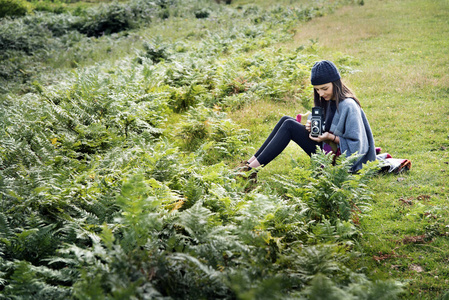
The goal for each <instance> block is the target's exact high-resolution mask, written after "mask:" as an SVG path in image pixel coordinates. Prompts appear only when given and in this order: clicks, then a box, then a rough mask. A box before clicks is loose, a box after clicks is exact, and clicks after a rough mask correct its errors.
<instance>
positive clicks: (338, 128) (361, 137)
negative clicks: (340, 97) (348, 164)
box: [330, 98, 376, 172]
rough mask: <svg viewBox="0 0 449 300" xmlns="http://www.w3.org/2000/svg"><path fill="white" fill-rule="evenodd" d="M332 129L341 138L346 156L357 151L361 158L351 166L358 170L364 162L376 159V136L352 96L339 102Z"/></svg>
mask: <svg viewBox="0 0 449 300" xmlns="http://www.w3.org/2000/svg"><path fill="white" fill-rule="evenodd" d="M330 131H331V132H333V133H334V134H335V135H337V136H338V137H339V138H340V144H339V147H340V152H341V153H344V154H345V155H346V156H351V155H352V154H355V153H357V155H359V156H360V157H359V159H358V160H357V161H356V162H355V163H354V165H353V166H352V168H351V171H352V172H356V171H358V170H360V169H361V168H362V164H364V163H366V162H368V161H374V160H376V148H375V146H374V138H373V134H372V132H371V127H370V126H369V123H368V120H367V118H366V116H365V113H364V112H363V110H362V109H361V108H360V106H359V105H358V104H357V102H355V100H354V99H352V98H347V99H345V100H344V101H341V102H340V103H339V104H338V109H337V111H336V112H335V115H334V118H333V119H332V125H331V128H330Z"/></svg>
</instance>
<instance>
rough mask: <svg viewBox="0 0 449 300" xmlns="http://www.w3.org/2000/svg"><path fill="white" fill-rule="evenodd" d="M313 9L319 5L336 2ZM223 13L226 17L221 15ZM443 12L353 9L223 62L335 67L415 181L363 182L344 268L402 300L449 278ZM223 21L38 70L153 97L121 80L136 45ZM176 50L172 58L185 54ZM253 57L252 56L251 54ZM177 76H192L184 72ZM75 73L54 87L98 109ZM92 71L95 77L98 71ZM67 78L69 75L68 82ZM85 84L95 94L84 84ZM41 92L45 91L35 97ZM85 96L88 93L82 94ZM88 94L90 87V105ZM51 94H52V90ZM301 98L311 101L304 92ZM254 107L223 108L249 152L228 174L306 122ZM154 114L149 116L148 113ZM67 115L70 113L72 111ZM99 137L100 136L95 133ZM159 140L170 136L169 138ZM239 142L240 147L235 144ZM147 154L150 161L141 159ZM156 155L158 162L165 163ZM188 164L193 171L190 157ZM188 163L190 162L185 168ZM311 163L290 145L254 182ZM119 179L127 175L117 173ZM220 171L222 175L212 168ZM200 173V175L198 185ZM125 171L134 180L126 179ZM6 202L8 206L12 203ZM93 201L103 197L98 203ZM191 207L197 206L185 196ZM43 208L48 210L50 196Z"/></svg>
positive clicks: (377, 5)
mask: <svg viewBox="0 0 449 300" xmlns="http://www.w3.org/2000/svg"><path fill="white" fill-rule="evenodd" d="M259 2H260V3H259ZM313 2H314V3H315V4H316V3H328V2H333V1H313ZM358 2H360V1H354V3H358ZM250 3H253V4H254V5H260V6H264V7H269V6H270V5H276V4H277V5H284V6H288V5H298V4H304V5H306V4H309V5H310V3H311V1H306V0H298V1H294V0H283V1H262V0H257V1H249V0H237V1H234V2H233V4H232V6H231V7H239V6H240V5H245V4H250ZM226 7H227V6H223V9H226ZM448 8H449V2H448V1H447V0H444V1H424V0H416V1H407V0H401V1H399V0H391V1H390V0H389V1H385V0H383V1H381V0H368V1H365V5H363V6H361V5H357V4H355V5H352V6H348V7H344V8H341V9H338V10H336V11H335V13H333V14H330V13H329V14H326V15H324V16H322V17H319V18H316V19H313V20H311V21H310V22H308V23H306V24H304V23H301V24H300V25H298V27H297V28H296V35H295V37H294V39H293V41H291V42H288V43H285V42H284V43H279V44H277V45H276V46H271V47H268V48H265V49H262V50H261V51H260V52H259V49H256V48H257V47H255V46H254V47H253V48H251V50H248V51H247V52H246V51H245V53H241V54H240V55H234V56H232V53H231V54H229V53H228V55H229V57H237V58H238V59H239V60H242V61H243V60H246V59H255V58H254V57H253V56H257V55H259V56H262V57H263V58H265V59H264V61H263V64H261V65H262V66H261V67H260V69H257V68H254V69H252V71H251V72H249V71H248V72H247V73H245V75H246V74H247V75H248V76H254V77H255V75H254V74H255V73H256V71H259V72H260V73H261V74H263V73H264V71H266V70H269V71H272V70H275V72H274V73H276V72H279V70H278V69H276V68H275V66H276V63H275V59H274V57H275V56H276V54H277V53H280V55H279V56H282V55H284V54H285V52H287V50H294V49H302V51H301V55H302V54H303V55H305V56H307V59H304V60H305V61H306V62H308V63H310V62H311V61H313V60H318V59H331V60H333V61H335V62H336V63H337V65H338V66H339V67H340V68H341V70H342V74H343V76H344V79H345V80H346V81H347V82H348V83H349V85H350V86H351V87H352V88H353V89H354V90H355V91H356V93H357V94H358V96H359V98H360V99H361V101H362V104H363V107H364V109H365V111H366V113H367V115H368V118H369V120H370V122H371V126H372V129H373V131H374V135H375V139H376V142H377V145H378V146H381V147H382V148H383V149H384V151H386V152H389V153H391V154H392V155H393V156H394V157H404V158H409V159H411V160H412V162H413V170H412V171H411V172H410V173H407V174H403V175H400V176H394V175H393V176H378V177H376V178H374V180H373V181H371V183H370V186H371V188H372V190H373V191H374V197H373V203H372V211H371V213H370V215H368V216H363V217H362V218H361V220H360V222H361V223H360V228H361V229H362V231H363V237H362V238H361V239H360V247H361V249H362V250H363V251H362V252H363V253H364V256H363V257H361V258H354V261H353V264H354V265H355V266H356V269H358V270H366V271H365V272H366V273H367V274H368V275H369V276H370V277H371V278H373V279H396V280H401V281H403V282H404V284H405V286H406V290H407V292H406V293H405V294H404V295H403V298H404V299H436V298H438V297H439V296H442V295H443V294H444V293H445V291H446V290H447V287H448V286H449V282H448V281H447V279H446V278H448V273H449V269H448V267H447V265H448V264H447V263H448V262H449V251H447V250H446V249H447V248H448V234H447V233H446V232H447V231H449V227H447V226H449V218H448V213H447V208H448V207H447V206H448V204H447V200H448V191H447V187H446V186H445V185H447V181H448V180H447V172H448V171H449V170H448V162H449V156H448V150H447V149H448V147H449V136H448V125H447V124H448V122H447V121H448V112H449V110H448V106H449V104H448V93H449V79H448V74H447V69H448V46H449V45H448V43H449V42H448V41H447V39H446V38H445V37H447V36H448V30H449V26H448V22H447V20H448V19H449V18H448V17H449V9H448ZM220 22H221V23H218V22H217V21H216V19H215V18H209V19H204V20H203V19H202V20H188V19H184V18H176V17H173V18H170V19H168V20H164V21H159V23H154V24H151V26H150V27H149V28H140V29H135V30H131V31H130V32H126V33H124V34H117V35H113V36H104V37H100V38H98V39H97V38H89V39H87V38H81V37H79V36H78V38H79V39H80V41H79V43H77V42H76V41H72V42H73V43H74V44H75V46H74V48H71V49H68V50H67V51H66V52H61V53H60V54H59V56H56V57H52V58H50V59H49V60H48V61H47V62H46V63H48V66H49V67H50V68H51V67H54V68H55V69H51V73H53V72H54V73H57V70H58V68H61V69H62V70H59V71H60V72H64V69H63V68H75V67H76V66H89V65H95V64H97V63H98V65H104V68H105V69H107V70H108V71H107V76H105V75H104V74H103V73H102V72H103V71H100V73H101V74H99V75H98V78H103V77H102V76H105V78H106V77H107V78H109V77H111V78H112V79H111V80H113V79H114V78H115V79H116V80H117V82H121V81H119V80H118V79H121V80H122V81H123V82H121V84H122V85H123V86H121V87H120V86H116V87H114V88H112V85H107V84H106V86H107V87H108V88H110V89H111V93H110V94H111V95H112V96H114V95H116V94H117V95H122V92H123V91H122V90H121V89H123V90H124V91H125V94H127V93H129V98H132V99H133V98H135V96H136V95H140V94H139V92H136V91H140V89H145V90H146V88H145V86H148V89H150V87H151V82H149V81H151V80H152V78H150V77H151V74H150V71H149V70H150V68H149V67H148V66H147V70H146V71H147V73H145V70H144V72H143V73H144V74H143V75H142V74H140V73H138V72H139V70H138V69H139V68H137V67H136V66H134V67H133V68H136V75H137V78H139V77H138V76H139V75H141V76H143V77H142V78H143V79H141V80H142V81H139V82H138V84H135V81H134V79H133V76H131V75H130V76H128V73H127V72H128V71H129V70H128V69H127V68H130V67H129V66H126V65H132V63H131V61H132V58H133V57H135V56H136V51H139V50H141V48H142V47H141V45H142V42H143V41H145V40H151V39H152V38H154V37H156V36H161V37H162V42H166V43H170V42H179V41H180V42H181V44H182V42H190V43H191V42H192V41H202V38H204V37H208V35H209V34H210V36H213V34H215V33H217V32H220V29H221V28H226V27H227V26H228V25H230V24H233V25H235V23H236V22H237V20H236V19H227V20H221V21H220ZM241 24H242V26H241V27H245V24H246V23H245V22H243V21H242V23H241ZM223 39H224V38H223ZM181 44H180V47H182V45H181ZM70 45H72V44H70ZM215 46H216V45H215ZM261 48H262V47H261ZM276 48H281V51H280V52H275V51H276V50H277V49H276ZM251 51H256V52H257V53H256V54H254V53H253V52H251ZM253 54H254V55H253ZM78 56H79V57H78ZM223 56H224V57H223V59H220V60H218V61H219V63H223V65H224V66H229V68H228V69H226V68H225V69H226V70H225V71H226V72H229V73H226V74H224V75H228V74H229V76H230V77H229V78H230V79H232V78H234V77H232V76H234V75H235V74H234V73H233V71H235V73H236V74H237V73H238V72H240V71H241V69H239V68H237V67H235V68H236V69H235V70H229V69H231V68H233V67H234V66H233V65H232V64H225V63H224V62H225V61H227V60H229V57H226V55H225V54H224V55H223ZM123 57H128V59H123ZM120 59H122V61H120ZM116 60H117V61H118V63H117V64H114V63H113V62H114V61H116ZM237 65H238V64H236V66H237ZM186 66H187V67H189V66H188V65H187V64H186ZM192 69H193V68H192ZM78 70H79V72H78V73H76V72H75V73H76V74H79V77H80V79H79V82H80V83H85V85H83V84H81V85H80V87H79V88H76V84H77V83H75V82H78V81H73V80H72V81H67V82H65V83H64V81H63V80H61V81H62V83H61V86H64V84H66V85H67V84H68V82H71V84H70V86H72V85H75V86H73V93H75V92H79V93H80V96H79V97H80V99H81V100H82V103H84V102H90V101H91V100H93V101H94V102H96V101H97V97H99V98H101V97H100V95H102V94H101V93H100V92H101V91H100V90H101V89H102V88H105V87H101V84H100V80H98V82H95V79H96V78H97V77H96V76H93V75H92V74H93V72H95V71H90V73H89V71H88V70H86V71H82V69H81V68H80V69H78ZM93 70H94V69H93ZM98 70H101V68H100V67H99V69H98ZM129 72H130V71H129ZM222 72H223V73H225V72H224V71H222ZM85 73H86V74H87V75H89V74H91V76H90V77H89V76H84V75H83V74H85ZM130 74H131V73H130ZM221 75H223V74H221ZM239 75H240V74H239ZM65 76H70V75H67V74H65ZM73 76H75V75H73ZM85 77H86V78H85ZM261 77H262V76H261ZM49 78H50V79H51V80H53V83H55V82H59V79H58V80H56V79H55V78H57V76H55V75H52V76H50V75H49ZM239 78H240V77H239ZM270 78H271V77H270ZM61 79H62V78H61ZM91 80H93V81H94V83H91V82H90V81H91ZM186 80H187V79H186ZM30 82H31V80H30ZM105 82H106V83H107V82H109V79H108V80H106V79H105ZM230 82H231V83H232V81H223V85H224V83H230ZM271 82H272V84H271V86H275V87H279V86H281V84H280V83H279V82H274V79H272V81H271ZM273 82H274V83H273ZM282 82H284V80H282ZM40 84H41V82H39V80H37V81H36V82H35V83H33V84H29V85H30V86H31V87H30V88H29V89H30V90H34V89H37V87H39V86H40ZM46 85H47V84H46V83H45V82H44V81H42V86H46ZM82 87H84V89H85V90H81V89H82ZM281 87H284V86H283V85H282V86H281ZM96 88H98V94H97V93H96ZM54 89H56V90H57V87H54ZM61 89H62V88H61ZM308 89H310V87H308ZM44 90H45V91H46V94H47V93H48V94H49V95H52V97H53V93H52V89H51V88H49V89H44ZM217 90H218V89H217ZM114 91H117V93H115V92H114ZM119 91H120V92H119ZM146 92H148V91H146ZM309 92H310V94H311V90H310V91H309ZM60 93H62V90H61V91H60ZM69 94H70V92H67V97H68V98H69V99H70V97H71V96H70V95H69ZM54 95H58V93H56V92H55V93H54ZM105 95H106V94H105ZM108 95H109V94H108ZM31 96H32V95H31ZM55 97H56V96H55ZM254 97H255V96H254ZM56 98H58V97H56ZM217 98H218V97H217ZM223 98H224V96H223ZM64 99H65V98H64ZM205 99H208V100H210V101H212V100H211V99H210V98H206V97H205ZM257 99H258V101H257V102H256V101H252V102H251V101H248V105H246V106H244V107H243V108H241V109H238V110H235V109H233V108H232V106H231V109H230V110H233V111H230V112H229V116H230V117H231V118H232V119H233V120H234V121H236V122H237V123H239V125H240V126H241V127H243V128H248V129H249V130H250V132H251V136H252V137H251V142H252V143H251V144H250V145H249V146H247V147H245V148H244V149H241V151H242V154H239V155H236V157H232V158H223V159H224V162H225V163H226V164H229V166H226V167H232V166H233V165H234V164H237V161H238V160H241V159H244V158H246V157H245V155H247V154H248V153H251V152H253V151H255V150H256V148H257V147H258V146H259V145H260V144H261V143H262V142H263V139H264V138H265V137H266V136H267V135H268V133H269V132H270V130H271V129H272V127H273V126H274V124H275V123H276V122H277V121H278V120H279V118H280V117H281V116H283V115H292V116H294V115H296V114H297V113H299V112H304V111H305V110H306V109H305V108H304V106H307V105H306V104H305V103H304V100H303V99H295V98H294V97H293V96H291V95H287V96H285V99H276V100H270V99H268V97H267V96H265V97H262V96H260V98H257ZM214 100H215V99H214ZM282 100H283V101H282ZM310 101H311V99H310ZM118 103H120V101H118ZM118 103H115V105H116V107H117V105H118ZM83 105H84V104H83ZM87 105H88V104H87V103H86V106H87ZM154 105H155V106H156V107H157V103H155V104H154ZM309 105H310V104H309ZM123 109H125V107H123ZM68 110H69V111H71V112H72V111H73V108H72V109H71V110H70V109H68ZM136 111H138V110H136ZM136 111H132V113H133V114H134V113H136ZM150 111H151V109H148V110H144V109H143V110H142V111H139V117H141V115H140V113H142V118H143V116H144V112H145V116H146V114H147V113H149V112H150ZM161 111H162V108H161ZM193 113H195V112H193ZM83 116H84V114H80V116H75V117H76V118H78V117H79V118H81V117H83ZM123 116H124V119H120V120H119V119H117V120H115V119H114V120H111V122H112V121H113V123H114V122H117V124H118V125H117V126H121V125H120V124H122V123H123V122H125V121H127V120H128V119H127V118H125V117H126V116H127V115H126V114H124V115H123ZM61 117H65V116H64V114H61ZM75 117H74V118H75ZM152 117H153V116H151V117H148V118H152ZM159 117H160V118H165V117H167V119H169V120H179V119H182V118H183V114H182V113H180V114H179V115H178V114H171V115H170V116H165V117H164V116H159ZM146 118H147V117H145V120H146ZM44 119H45V118H44ZM63 119H64V118H63ZM184 119H185V116H184ZM42 120H43V119H42ZM199 120H200V119H199ZM156 123H159V121H158V122H156ZM185 123H186V124H187V125H192V124H197V123H198V122H197V123H194V122H193V123H192V124H190V123H188V122H187V121H186V122H185ZM217 123H218V121H217ZM169 124H170V126H173V132H172V130H169V129H172V128H171V127H170V128H167V129H168V130H167V131H170V132H171V133H172V135H173V136H174V135H175V133H176V128H177V126H179V124H176V122H172V123H169ZM201 124H202V123H200V125H201ZM156 125H158V124H156ZM209 125H210V124H209ZM167 126H168V125H167ZM96 128H97V127H95V126H92V128H88V129H89V130H90V129H92V132H95V130H96ZM105 128H106V127H105ZM189 128H190V127H189ZM97 129H98V128H97ZM100 129H101V128H100ZM191 129H195V127H194V126H193V125H192V127H191ZM219 129H220V128H219ZM222 129H223V130H224V129H229V128H222ZM232 129H233V128H230V129H229V130H232ZM86 130H87V129H86ZM103 131H104V130H103ZM125 131H126V130H125ZM95 134H96V133H95ZM94 136H97V135H94ZM98 136H100V137H101V132H100V133H99V134H98ZM167 136H168V137H170V138H171V137H172V136H171V135H170V134H167ZM52 139H53V138H52ZM117 141H118V138H117ZM238 141H239V142H242V141H241V140H240V139H239V140H238ZM56 142H59V141H58V139H55V143H56ZM52 143H53V141H52ZM47 144H48V143H47ZM47 144H46V145H47ZM48 145H49V144H48ZM236 145H237V146H235V147H239V150H240V148H243V146H242V145H243V144H238V143H237V144H236ZM159 146H160V147H162V146H161V145H159ZM162 150H164V149H162ZM162 150H161V153H159V154H158V152H157V151H155V153H156V154H158V155H160V157H161V159H160V162H159V164H156V163H155V164H154V166H153V165H152V163H147V165H144V166H143V168H145V169H146V171H147V172H150V171H151V172H153V173H155V174H156V175H158V176H159V177H158V178H161V177H163V176H168V175H170V174H169V173H170V166H171V165H170V164H171V163H172V161H173V160H175V158H174V157H171V156H170V155H171V154H173V153H175V152H176V150H174V149H171V150H170V151H169V150H166V149H165V150H164V151H162ZM145 151H149V150H148V149H145ZM143 152H144V151H142V153H143ZM126 153H127V152H126ZM150 153H151V151H149V152H148V153H147V155H148V160H151V161H152V160H153V159H154V156H157V155H156V154H155V153H151V154H150ZM136 155H137V154H136ZM139 155H141V154H139ZM192 155H193V154H192ZM165 156H166V157H167V159H165V160H164V159H163V158H165ZM138 157H140V156H138ZM144 157H146V155H144ZM190 157H191V158H190V159H192V163H193V158H192V157H193V156H190ZM140 159H141V158H139V159H136V161H140ZM186 159H187V160H189V158H188V157H186ZM55 161H56V160H55ZM102 161H103V160H102ZM309 161H310V160H309V158H308V156H307V155H306V154H304V153H303V152H302V151H301V150H300V149H299V148H298V147H297V146H296V145H294V144H291V145H290V146H289V147H288V148H287V149H286V151H285V153H283V154H282V155H281V156H280V157H279V158H277V159H276V160H275V161H273V162H272V163H270V164H269V165H268V166H267V167H266V168H265V169H263V170H262V171H261V172H260V173H259V175H260V176H259V178H260V184H261V186H262V187H261V190H263V189H266V190H270V189H271V190H273V189H276V188H277V187H278V186H279V183H278V182H276V181H274V180H273V178H274V176H275V175H279V174H286V173H288V172H290V171H291V169H292V167H293V166H298V165H299V166H303V165H308V164H309ZM181 165H182V166H184V165H183V164H181ZM128 168H129V167H126V170H128ZM213 168H214V166H211V168H210V169H213ZM220 168H222V167H221V166H220ZM165 169H167V170H169V171H168V172H165V173H167V174H168V175H167V174H165V173H164V172H163V171H161V172H159V171H160V170H165ZM148 170H150V171H148ZM208 170H209V169H205V170H203V171H204V172H205V174H206V173H207V172H208ZM88 171H89V170H88ZM119 171H121V170H119ZM83 172H84V171H83ZM92 172H93V173H95V172H94V171H92ZM92 172H90V171H89V172H88V173H82V174H84V175H83V176H84V177H86V178H90V179H92V180H93V179H94V178H95V174H92ZM127 172H130V173H133V170H129V171H127ZM220 174H221V173H220ZM220 174H219V173H213V174H212V175H211V176H209V177H217V178H215V179H217V180H218V179H220V180H222V178H219V177H220V176H221V175H220ZM209 175H210V174H209ZM83 176H81V175H80V176H79V177H83ZM209 177H208V178H209ZM399 179H400V180H399ZM80 180H81V179H80ZM158 180H159V179H158ZM161 180H162V179H161ZM207 180H211V179H207ZM24 182H25V181H24ZM189 182H190V181H189ZM191 183H192V184H190V185H188V186H187V188H190V189H191V194H192V195H193V194H195V192H198V189H196V188H195V187H194V181H191ZM178 184H179V186H178V187H181V184H180V183H178ZM80 189H81V188H80ZM10 194H11V195H13V194H12V192H11V193H10ZM102 194H104V193H103V192H102ZM189 195H190V194H189ZM192 198H195V197H193V196H192ZM49 199H56V196H52V197H51V198H49ZM74 199H75V198H74ZM228 200H229V199H228ZM74 201H75V200H74ZM30 248H32V247H30ZM86 283H89V281H86Z"/></svg>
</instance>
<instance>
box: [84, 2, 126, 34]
mask: <svg viewBox="0 0 449 300" xmlns="http://www.w3.org/2000/svg"><path fill="white" fill-rule="evenodd" d="M133 18H134V15H133V13H132V11H131V9H130V8H128V7H127V6H126V5H122V4H118V3H113V4H109V5H102V6H100V7H99V8H97V9H93V10H90V12H89V13H88V15H87V19H86V20H83V21H82V23H79V24H78V26H79V31H80V32H81V33H84V34H86V35H87V36H95V37H99V36H102V35H105V34H111V33H116V32H120V31H124V30H128V29H130V28H131V27H132V26H133V21H132V20H133Z"/></svg>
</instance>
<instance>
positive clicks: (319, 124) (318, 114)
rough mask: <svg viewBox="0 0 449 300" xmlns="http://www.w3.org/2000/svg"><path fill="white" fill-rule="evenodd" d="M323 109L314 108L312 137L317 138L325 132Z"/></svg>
mask: <svg viewBox="0 0 449 300" xmlns="http://www.w3.org/2000/svg"><path fill="white" fill-rule="evenodd" d="M323 123H324V122H323V108H322V107H319V106H316V107H314V108H312V118H311V123H310V135H311V136H313V137H317V136H319V135H321V134H322V133H323V131H324V128H323V127H324V124H323Z"/></svg>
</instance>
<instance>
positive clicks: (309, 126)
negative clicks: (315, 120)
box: [306, 120, 312, 132]
mask: <svg viewBox="0 0 449 300" xmlns="http://www.w3.org/2000/svg"><path fill="white" fill-rule="evenodd" d="M310 124H312V121H310V120H307V122H306V130H307V131H308V132H310V128H311V125H310Z"/></svg>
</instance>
